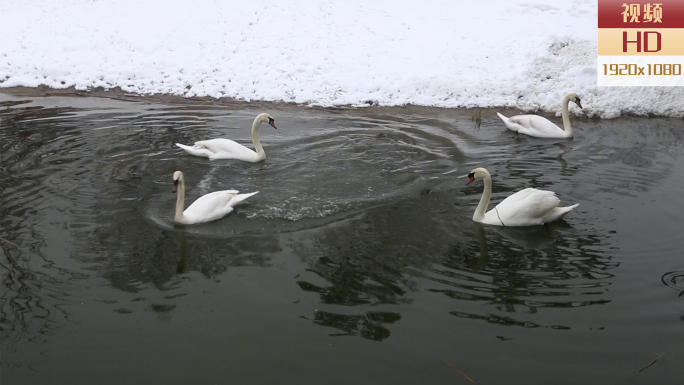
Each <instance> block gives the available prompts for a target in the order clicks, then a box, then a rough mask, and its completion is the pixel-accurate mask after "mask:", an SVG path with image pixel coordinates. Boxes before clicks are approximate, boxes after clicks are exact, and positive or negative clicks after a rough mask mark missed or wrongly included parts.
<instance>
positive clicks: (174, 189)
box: [173, 179, 178, 192]
mask: <svg viewBox="0 0 684 385" xmlns="http://www.w3.org/2000/svg"><path fill="white" fill-rule="evenodd" d="M177 190H178V179H176V180H174V181H173V192H176V191H177Z"/></svg>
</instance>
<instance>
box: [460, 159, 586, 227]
mask: <svg viewBox="0 0 684 385" xmlns="http://www.w3.org/2000/svg"><path fill="white" fill-rule="evenodd" d="M475 179H484V192H483V193H482V198H481V199H480V203H479V204H478V205H477V208H476V209H475V214H473V221H475V222H481V223H486V224H488V225H496V226H536V225H543V224H545V223H549V222H553V221H555V220H558V219H561V218H563V216H564V215H565V214H567V213H569V212H570V211H572V209H574V208H575V207H577V206H579V203H578V204H574V205H572V206H568V207H558V204H559V203H560V199H558V198H557V197H556V194H555V193H554V192H553V191H544V190H537V189H536V188H526V189H524V190H521V191H518V192H517V193H515V194H513V195H511V196H509V197H508V198H506V199H504V200H503V201H502V202H501V203H499V204H498V205H496V206H495V207H494V209H492V210H489V211H488V212H487V213H485V210H487V206H488V205H489V199H490V198H491V197H492V176H491V175H489V171H487V169H485V168H482V167H479V168H476V169H474V170H473V171H471V172H470V173H469V174H468V182H466V184H469V183H470V182H472V181H474V180H475Z"/></svg>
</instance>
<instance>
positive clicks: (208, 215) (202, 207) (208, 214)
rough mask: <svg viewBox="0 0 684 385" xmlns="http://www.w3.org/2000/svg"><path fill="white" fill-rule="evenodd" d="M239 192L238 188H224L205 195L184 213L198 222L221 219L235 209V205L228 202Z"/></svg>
mask: <svg viewBox="0 0 684 385" xmlns="http://www.w3.org/2000/svg"><path fill="white" fill-rule="evenodd" d="M237 193H238V191H236V190H224V191H215V192H212V193H209V194H207V195H203V196H201V197H199V198H197V200H196V201H194V202H193V203H192V204H191V205H190V206H189V207H188V208H187V209H185V211H183V215H185V216H186V217H187V218H189V219H192V220H194V221H198V222H208V221H213V220H216V219H219V218H221V217H223V216H225V215H226V214H228V213H229V212H231V211H233V207H232V206H231V205H229V204H228V203H229V202H230V200H231V199H232V198H233V197H234V196H235V194H237Z"/></svg>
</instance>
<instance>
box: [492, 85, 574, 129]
mask: <svg viewBox="0 0 684 385" xmlns="http://www.w3.org/2000/svg"><path fill="white" fill-rule="evenodd" d="M570 102H574V103H575V104H577V107H579V108H582V103H581V101H580V98H579V96H577V94H574V93H570V94H567V95H565V97H564V98H563V101H562V102H561V106H562V107H563V111H562V112H561V115H563V127H564V128H565V130H563V129H562V128H560V127H558V126H557V125H555V124H554V123H552V122H551V121H550V120H548V119H546V118H543V117H541V116H539V115H516V116H511V117H510V118H507V117H505V116H503V115H501V114H500V113H498V112H497V113H496V114H497V115H499V117H500V118H501V120H503V122H504V124H505V125H506V127H508V129H510V130H513V131H516V132H519V133H521V134H525V135H529V136H535V137H537V138H572V126H571V125H570V118H569V117H568V104H569V103H570Z"/></svg>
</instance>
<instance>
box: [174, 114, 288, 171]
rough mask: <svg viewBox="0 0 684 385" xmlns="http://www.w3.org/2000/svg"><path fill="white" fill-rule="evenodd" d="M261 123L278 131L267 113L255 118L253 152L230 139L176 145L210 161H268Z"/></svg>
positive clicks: (253, 124) (273, 120)
mask: <svg viewBox="0 0 684 385" xmlns="http://www.w3.org/2000/svg"><path fill="white" fill-rule="evenodd" d="M261 123H268V124H270V125H271V127H273V128H275V129H277V128H278V127H276V125H275V119H273V117H272V116H271V115H269V114H267V113H263V114H259V115H257V117H256V118H254V123H252V143H253V144H254V150H256V151H253V150H251V149H249V148H247V147H245V146H243V145H241V144H239V143H237V142H235V141H233V140H230V139H223V138H219V139H209V140H202V141H199V142H195V143H194V145H192V146H186V145H184V144H180V143H176V146H178V147H180V148H182V149H183V150H185V152H187V153H188V154H190V155H195V156H203V157H205V158H209V159H210V160H215V159H238V160H242V161H245V162H252V163H255V162H260V161H262V160H264V159H266V153H265V152H264V149H263V147H261V142H260V141H259V126H260V125H261Z"/></svg>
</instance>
